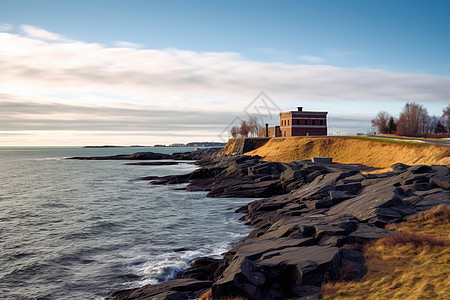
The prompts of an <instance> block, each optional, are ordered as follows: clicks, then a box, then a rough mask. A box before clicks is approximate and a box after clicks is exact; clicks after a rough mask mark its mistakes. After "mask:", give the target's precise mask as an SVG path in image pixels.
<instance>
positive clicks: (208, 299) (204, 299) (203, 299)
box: [198, 289, 247, 300]
mask: <svg viewBox="0 0 450 300" xmlns="http://www.w3.org/2000/svg"><path fill="white" fill-rule="evenodd" d="M198 299H199V300H213V296H212V291H211V289H209V290H208V291H207V292H206V293H204V294H203V295H201V296H200V298H198ZM217 300H247V298H244V297H234V298H220V299H217Z"/></svg>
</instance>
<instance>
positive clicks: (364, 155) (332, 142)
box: [246, 137, 450, 168]
mask: <svg viewBox="0 0 450 300" xmlns="http://www.w3.org/2000/svg"><path fill="white" fill-rule="evenodd" d="M246 154H250V155H259V156H261V157H262V158H263V159H264V160H268V161H279V162H289V161H293V160H302V159H310V158H311V157H317V156H319V157H320V156H326V157H333V162H337V163H346V164H360V165H365V166H369V167H375V168H388V167H390V166H391V165H393V164H395V163H398V162H401V163H404V164H409V165H418V164H426V165H434V164H439V165H447V166H449V167H450V148H448V147H443V146H442V147H441V146H435V145H427V144H424V143H415V142H406V141H395V140H388V139H386V140H375V139H370V138H359V137H323V138H319V137H314V138H312V137H290V138H273V139H271V140H270V141H269V142H267V144H265V145H264V146H262V147H260V148H258V149H256V150H253V151H250V152H247V153H246Z"/></svg>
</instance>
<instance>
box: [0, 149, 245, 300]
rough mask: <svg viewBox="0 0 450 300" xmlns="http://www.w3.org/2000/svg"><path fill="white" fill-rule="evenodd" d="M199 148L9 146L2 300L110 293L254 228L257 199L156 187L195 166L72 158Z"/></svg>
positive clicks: (1, 168)
mask: <svg viewBox="0 0 450 300" xmlns="http://www.w3.org/2000/svg"><path fill="white" fill-rule="evenodd" d="M190 150H193V149H192V148H101V149H83V148H75V147H72V148H67V147H66V148H56V147H55V148H36V147H33V148H31V147H28V148H22V147H21V148H13V147H0V299H102V298H103V297H105V296H107V295H108V294H109V293H110V292H112V291H115V290H120V289H125V288H131V287H137V286H142V285H144V284H149V283H157V282H159V281H164V280H168V279H171V278H173V276H174V275H175V274H176V272H177V271H179V270H181V269H184V268H186V267H187V262H188V261H189V260H190V259H192V258H195V257H198V256H219V255H220V254H221V253H223V252H224V251H226V250H227V249H229V248H230V247H231V246H232V244H234V243H236V242H237V241H239V240H240V239H242V238H243V237H244V236H245V235H246V234H247V233H248V232H249V231H250V228H249V227H247V226H244V225H243V224H241V223H240V222H239V221H238V218H239V217H240V216H241V215H239V214H236V213H234V210H235V209H236V208H238V207H240V206H241V205H244V204H246V203H248V202H249V199H218V198H206V197H205V195H206V193H205V192H186V191H183V190H176V189H174V188H175V187H181V186H152V185H148V184H147V182H146V181H140V180H136V179H137V178H139V177H142V176H150V175H158V176H161V175H169V174H184V173H188V172H190V171H192V170H194V169H195V168H197V167H196V166H195V165H193V164H190V163H187V162H186V163H182V164H179V165H173V166H126V165H124V164H123V163H124V162H125V161H79V160H65V159H64V157H71V156H103V155H116V154H127V153H134V152H141V151H152V152H161V153H172V152H182V151H190Z"/></svg>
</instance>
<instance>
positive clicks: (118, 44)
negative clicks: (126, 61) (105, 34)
mask: <svg viewBox="0 0 450 300" xmlns="http://www.w3.org/2000/svg"><path fill="white" fill-rule="evenodd" d="M114 45H115V46H116V47H120V48H143V47H144V46H143V45H141V44H136V43H132V42H127V41H115V42H114Z"/></svg>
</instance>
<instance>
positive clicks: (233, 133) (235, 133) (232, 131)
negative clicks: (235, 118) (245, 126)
mask: <svg viewBox="0 0 450 300" xmlns="http://www.w3.org/2000/svg"><path fill="white" fill-rule="evenodd" d="M230 134H231V137H233V138H235V137H237V136H238V135H239V126H233V127H231V129H230Z"/></svg>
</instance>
